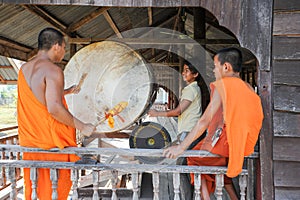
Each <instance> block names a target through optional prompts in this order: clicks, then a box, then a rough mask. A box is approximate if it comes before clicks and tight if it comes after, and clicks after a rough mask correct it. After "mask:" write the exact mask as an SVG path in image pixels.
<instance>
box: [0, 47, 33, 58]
mask: <svg viewBox="0 0 300 200" xmlns="http://www.w3.org/2000/svg"><path fill="white" fill-rule="evenodd" d="M0 55H2V56H5V57H9V58H16V59H19V60H24V61H27V59H28V53H26V52H24V51H22V50H19V49H15V48H12V47H9V46H6V45H2V44H0Z"/></svg>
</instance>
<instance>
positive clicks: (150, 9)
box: [148, 7, 153, 26]
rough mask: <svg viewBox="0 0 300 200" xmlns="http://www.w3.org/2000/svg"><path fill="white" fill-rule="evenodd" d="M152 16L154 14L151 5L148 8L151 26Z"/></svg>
mask: <svg viewBox="0 0 300 200" xmlns="http://www.w3.org/2000/svg"><path fill="white" fill-rule="evenodd" d="M152 16H153V15H152V8H151V7H149V8H148V18H149V22H148V25H149V26H151V25H152V23H153V20H152Z"/></svg>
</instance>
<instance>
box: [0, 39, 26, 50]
mask: <svg viewBox="0 0 300 200" xmlns="http://www.w3.org/2000/svg"><path fill="white" fill-rule="evenodd" d="M0 45H3V46H6V47H8V48H13V49H16V50H20V51H23V52H30V51H31V50H32V49H31V48H30V47H27V46H25V45H23V44H20V43H18V42H15V41H13V40H10V39H8V38H5V37H2V36H0Z"/></svg>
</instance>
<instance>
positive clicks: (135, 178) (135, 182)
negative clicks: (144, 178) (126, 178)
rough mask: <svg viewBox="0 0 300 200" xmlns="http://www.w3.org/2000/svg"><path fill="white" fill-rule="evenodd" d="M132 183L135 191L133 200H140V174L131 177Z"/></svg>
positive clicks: (133, 174) (136, 173)
mask: <svg viewBox="0 0 300 200" xmlns="http://www.w3.org/2000/svg"><path fill="white" fill-rule="evenodd" d="M131 181H132V187H133V188H132V191H133V195H132V200H138V199H139V196H138V191H139V173H138V172H134V173H132V175H131Z"/></svg>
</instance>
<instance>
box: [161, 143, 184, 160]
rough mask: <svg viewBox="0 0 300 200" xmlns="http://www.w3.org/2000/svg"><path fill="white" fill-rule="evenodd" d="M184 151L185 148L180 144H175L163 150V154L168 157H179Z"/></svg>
mask: <svg viewBox="0 0 300 200" xmlns="http://www.w3.org/2000/svg"><path fill="white" fill-rule="evenodd" d="M183 152H184V149H183V148H181V146H180V145H175V146H171V147H168V148H166V149H165V150H164V151H163V156H165V157H167V158H177V157H178V156H179V155H180V154H182V153H183Z"/></svg>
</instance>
